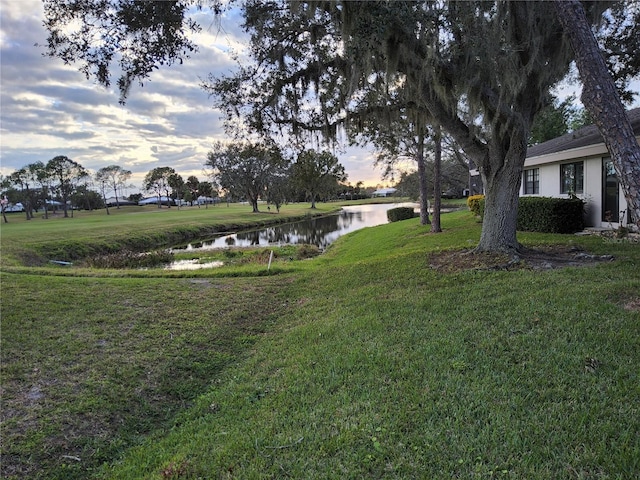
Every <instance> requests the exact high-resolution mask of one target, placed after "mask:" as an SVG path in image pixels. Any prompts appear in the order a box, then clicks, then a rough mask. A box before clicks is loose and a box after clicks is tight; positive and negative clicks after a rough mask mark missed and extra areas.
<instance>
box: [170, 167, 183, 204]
mask: <svg viewBox="0 0 640 480" xmlns="http://www.w3.org/2000/svg"><path fill="white" fill-rule="evenodd" d="M167 183H168V184H169V186H170V187H171V196H172V198H175V199H176V204H177V205H178V209H179V208H180V204H181V203H182V197H183V196H184V190H185V183H184V179H183V178H182V176H181V175H180V174H178V173H172V174H171V175H169V178H168V179H167Z"/></svg>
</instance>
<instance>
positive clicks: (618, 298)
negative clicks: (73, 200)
mask: <svg viewBox="0 0 640 480" xmlns="http://www.w3.org/2000/svg"><path fill="white" fill-rule="evenodd" d="M216 208H220V207H216ZM222 208H224V207H222ZM182 213H186V212H182ZM172 214H176V215H177V212H172ZM132 215H133V214H132ZM125 216H126V215H123V218H124V217H125ZM152 216H153V215H152ZM72 221H73V220H72ZM127 221H129V219H128V220H127ZM146 222H147V220H146V219H144V220H142V219H141V220H140V224H142V225H144V224H145V223H146ZM176 222H177V221H176ZM123 223H124V222H123ZM442 223H443V228H444V232H443V233H442V234H437V235H434V234H430V233H428V228H425V227H421V226H420V225H419V224H418V221H417V219H414V220H408V221H403V222H398V223H394V224H389V225H385V226H380V227H375V228H369V229H364V230H361V231H358V232H355V233H353V234H351V235H348V236H346V237H343V238H341V239H340V240H338V241H337V242H336V243H335V244H334V245H333V246H332V247H331V248H330V249H329V250H328V251H327V252H326V253H325V254H323V255H321V256H319V257H316V258H314V259H311V260H304V261H288V262H287V263H285V262H284V261H283V262H282V263H280V264H279V265H278V267H277V268H274V269H272V270H271V271H270V274H269V275H262V276H256V271H257V269H261V271H263V272H264V270H265V268H264V265H262V266H255V267H254V269H253V270H252V269H251V268H249V269H248V270H247V271H248V274H246V275H245V274H243V273H242V270H239V271H236V272H235V273H234V272H233V271H232V270H233V269H228V270H227V271H226V272H223V273H222V274H221V273H214V271H213V270H211V271H196V272H187V273H185V272H182V273H181V275H180V278H176V277H175V275H174V274H170V273H164V272H162V271H159V270H158V271H149V272H147V273H146V274H145V275H146V277H147V278H135V277H134V276H133V275H128V274H127V272H120V274H119V276H115V275H113V274H112V273H110V272H107V271H97V270H83V269H79V268H75V269H70V270H69V269H63V268H58V269H56V268H50V267H47V268H43V267H39V268H36V269H33V268H32V269H28V268H18V267H17V266H16V264H15V261H13V260H12V261H7V262H6V263H5V265H8V268H4V270H3V272H2V274H1V276H0V280H1V281H2V298H1V301H2V351H1V355H2V387H3V400H2V401H3V408H2V411H3V414H2V439H3V446H2V448H3V452H2V453H3V461H2V464H3V467H2V468H3V475H4V476H8V477H11V476H12V475H14V476H15V477H16V478H60V479H62V478H64V479H69V478H89V477H93V478H122V479H132V478H145V479H147V478H151V479H153V478H157V479H163V478H238V479H251V478H256V479H257V478H305V479H313V478H317V479H327V478H336V479H337V478H340V479H343V478H407V479H413V478H510V479H511V478H518V479H536V478H539V479H549V478H567V479H587V478H589V479H591V478H593V479H596V478H598V479H600V478H602V479H604V478H611V479H614V478H616V479H627V478H637V477H638V475H639V474H640V411H639V410H640V311H639V307H640V246H639V245H638V244H632V243H627V242H622V241H617V242H613V241H608V240H606V239H603V238H600V237H576V236H573V235H541V234H521V235H520V236H519V237H520V241H521V242H523V243H524V244H525V245H531V246H540V245H545V244H571V245H575V246H580V247H583V248H586V249H587V250H588V251H589V252H592V253H595V254H612V255H614V257H615V260H614V261H613V262H605V263H600V264H598V265H593V266H587V267H580V268H575V267H574V268H565V269H559V270H551V271H534V270H530V269H520V270H516V271H487V270H481V269H469V270H464V271H459V272H457V273H441V272H439V271H436V270H434V269H433V268H431V267H430V258H431V256H432V255H436V254H437V253H438V252H440V251H442V250H448V249H468V248H470V247H472V246H473V245H474V244H475V243H476V242H477V241H478V238H479V233H480V227H479V225H478V224H477V222H476V221H475V220H474V219H473V218H472V217H471V215H470V214H469V213H468V212H455V213H451V214H445V215H443V218H442ZM69 224H71V222H69V223H68V225H69ZM134 224H135V223H134ZM116 225H117V226H116ZM119 225H121V224H120V223H119V222H115V223H114V227H113V228H114V229H115V231H116V232H117V234H118V235H123V234H124V233H125V231H126V228H125V227H120V226H119ZM167 228H169V227H168V226H167ZM171 228H173V227H171ZM7 231H8V228H7V226H3V231H2V247H3V255H4V247H5V232H7ZM59 235H62V234H59ZM67 235H68V237H65V239H75V238H79V237H81V235H80V234H78V235H77V237H76V236H74V235H73V234H71V233H69V234H67ZM105 235H106V234H105ZM7 236H9V235H7ZM106 236H107V237H108V235H106ZM13 248H15V249H17V247H16V246H15V245H14V247H13ZM11 251H16V250H11ZM15 258H17V257H15ZM61 273H63V274H64V275H65V276H62V275H60V274H61ZM129 273H132V272H129ZM214 275H215V276H214Z"/></svg>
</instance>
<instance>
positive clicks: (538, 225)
mask: <svg viewBox="0 0 640 480" xmlns="http://www.w3.org/2000/svg"><path fill="white" fill-rule="evenodd" d="M583 229H584V201H583V200H581V199H579V198H551V197H521V198H520V201H519V204H518V230H523V231H528V232H542V233H575V232H579V231H581V230H583Z"/></svg>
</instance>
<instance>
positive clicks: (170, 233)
mask: <svg viewBox="0 0 640 480" xmlns="http://www.w3.org/2000/svg"><path fill="white" fill-rule="evenodd" d="M261 208H262V210H263V211H261V212H259V213H255V214H254V213H250V212H251V208H250V207H248V206H247V205H242V204H230V205H229V206H227V205H226V204H223V205H216V206H209V207H208V208H205V207H181V208H179V209H178V208H177V207H172V208H166V207H164V208H158V207H157V206H146V207H122V208H120V209H119V210H118V209H115V208H111V209H109V212H110V214H109V215H107V213H106V210H96V211H84V210H79V211H76V212H73V218H64V217H63V216H62V214H56V215H50V217H49V219H47V220H45V219H43V218H40V217H36V218H34V219H33V220H29V221H27V220H25V217H24V215H23V214H13V215H10V216H9V223H8V224H2V227H1V228H2V232H1V242H2V255H1V257H0V260H1V262H2V264H1V265H2V266H3V267H5V268H7V267H11V266H20V265H25V264H26V265H28V266H44V265H46V264H47V262H48V261H49V260H57V261H74V260H78V259H81V258H83V257H87V256H90V255H99V254H105V253H110V252H117V251H120V250H122V249H130V250H132V251H138V252H140V251H146V250H151V249H154V248H159V247H166V246H171V245H176V244H179V243H182V242H188V241H189V240H192V239H194V238H207V237H208V236H212V235H215V234H219V233H222V232H228V231H238V230H242V229H243V228H248V227H255V226H266V225H275V224H278V223H282V222H290V221H293V220H296V219H301V218H305V217H307V216H309V215H323V214H327V213H329V212H332V211H336V210H337V209H339V208H340V206H339V205H338V204H335V203H319V204H318V208H316V209H315V210H312V209H310V208H309V204H308V203H300V204H289V205H285V206H283V207H282V208H281V209H280V212H276V211H275V209H272V211H270V210H267V206H266V205H264V206H261Z"/></svg>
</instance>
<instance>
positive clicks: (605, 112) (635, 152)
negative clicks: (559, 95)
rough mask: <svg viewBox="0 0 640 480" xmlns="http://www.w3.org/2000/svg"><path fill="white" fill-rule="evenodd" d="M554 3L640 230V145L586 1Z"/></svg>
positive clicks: (584, 95) (586, 102) (585, 95)
mask: <svg viewBox="0 0 640 480" xmlns="http://www.w3.org/2000/svg"><path fill="white" fill-rule="evenodd" d="M554 6H555V9H556V12H557V14H558V17H559V19H560V22H561V23H562V27H563V28H564V31H565V34H566V35H567V36H568V37H569V41H570V43H571V47H572V48H573V51H574V53H575V60H576V64H577V66H578V70H579V72H580V78H581V79H582V83H583V89H582V96H581V99H582V103H583V104H584V106H585V108H586V109H587V111H588V112H589V113H590V114H591V116H592V117H593V119H594V122H595V124H596V125H597V126H598V129H599V130H600V133H601V134H602V137H603V138H604V143H605V145H606V146H607V149H608V150H609V153H610V154H611V159H612V160H613V164H614V166H615V169H616V175H617V177H618V179H619V181H620V184H621V186H622V190H623V192H624V196H625V199H626V201H627V208H628V209H629V212H630V214H631V215H630V216H631V218H632V221H633V222H634V223H635V226H636V228H638V229H640V145H638V141H637V140H636V138H635V135H634V133H633V128H632V127H631V123H630V122H629V118H628V117H627V113H626V111H625V108H624V106H623V105H622V101H621V100H620V96H619V95H618V92H617V90H616V86H615V83H614V81H613V79H612V78H611V75H610V73H609V70H608V69H607V65H606V63H605V61H604V58H603V57H602V53H601V52H600V48H599V47H598V43H597V41H596V39H595V37H594V35H593V33H592V32H591V29H590V27H589V23H588V21H587V17H586V15H585V12H584V8H583V7H582V4H581V3H580V1H578V0H555V1H554ZM621 222H622V219H621Z"/></svg>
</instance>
